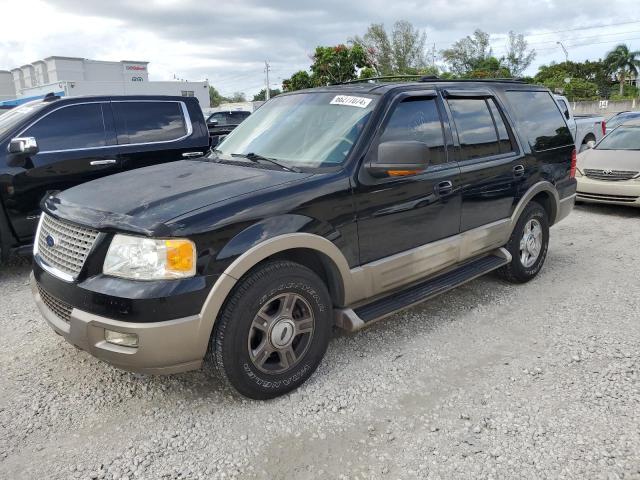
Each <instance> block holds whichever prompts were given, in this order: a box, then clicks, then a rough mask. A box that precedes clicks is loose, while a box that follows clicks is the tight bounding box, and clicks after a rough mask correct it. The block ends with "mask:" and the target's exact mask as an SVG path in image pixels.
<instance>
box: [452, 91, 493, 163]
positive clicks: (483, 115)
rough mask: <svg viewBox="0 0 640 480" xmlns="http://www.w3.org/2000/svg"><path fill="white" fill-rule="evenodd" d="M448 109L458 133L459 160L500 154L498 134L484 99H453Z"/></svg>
mask: <svg viewBox="0 0 640 480" xmlns="http://www.w3.org/2000/svg"><path fill="white" fill-rule="evenodd" d="M448 103H449V108H450V109H451V114H452V116H453V122H454V123H455V126H456V129H457V131H458V139H459V141H460V148H461V158H460V159H461V160H470V159H474V158H481V157H490V156H493V155H499V154H500V143H499V142H498V134H497V132H496V127H495V125H494V123H493V117H492V115H491V112H490V110H489V106H488V105H487V102H486V101H485V99H484V98H453V99H449V100H448Z"/></svg>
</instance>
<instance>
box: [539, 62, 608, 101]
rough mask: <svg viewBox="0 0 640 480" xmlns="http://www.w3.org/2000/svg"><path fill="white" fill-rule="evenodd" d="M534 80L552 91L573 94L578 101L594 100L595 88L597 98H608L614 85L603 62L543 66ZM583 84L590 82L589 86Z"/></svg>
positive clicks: (563, 63)
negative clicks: (560, 90)
mask: <svg viewBox="0 0 640 480" xmlns="http://www.w3.org/2000/svg"><path fill="white" fill-rule="evenodd" d="M567 79H568V83H567ZM533 80H534V82H536V83H540V84H543V85H545V86H546V87H548V88H550V89H551V90H559V89H562V90H563V91H569V92H572V93H571V94H573V95H575V96H573V97H572V99H576V100H577V99H582V98H584V99H592V98H593V88H594V87H595V90H596V98H597V97H598V96H599V97H602V98H608V97H609V93H610V90H611V85H612V82H611V74H610V73H609V68H608V67H607V66H606V65H605V63H604V62H603V61H602V60H596V61H589V60H587V61H586V62H571V61H569V62H562V63H552V64H550V65H542V66H541V67H540V68H539V69H538V73H537V74H536V76H535V77H534V79H533ZM581 82H588V83H589V85H586V84H585V83H581Z"/></svg>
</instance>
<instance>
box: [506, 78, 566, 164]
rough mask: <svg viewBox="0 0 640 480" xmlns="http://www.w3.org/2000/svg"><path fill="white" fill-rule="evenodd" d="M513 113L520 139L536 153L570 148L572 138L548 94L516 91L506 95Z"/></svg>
mask: <svg viewBox="0 0 640 480" xmlns="http://www.w3.org/2000/svg"><path fill="white" fill-rule="evenodd" d="M505 95H506V97H507V100H508V101H509V104H510V105H511V109H512V111H513V113H514V116H515V120H516V123H517V125H518V130H519V131H520V132H519V133H520V136H521V137H523V138H526V139H527V141H528V143H529V146H530V147H531V149H532V150H534V151H536V152H540V151H544V150H550V149H552V148H558V147H564V146H567V145H573V137H572V136H571V131H570V130H569V127H568V126H567V123H566V122H565V120H564V117H563V116H562V113H560V109H559V108H558V106H557V104H556V102H555V100H554V99H553V98H552V97H551V94H550V93H549V92H544V91H537V92H536V91H526V90H522V91H518V90H512V91H508V92H506V93H505Z"/></svg>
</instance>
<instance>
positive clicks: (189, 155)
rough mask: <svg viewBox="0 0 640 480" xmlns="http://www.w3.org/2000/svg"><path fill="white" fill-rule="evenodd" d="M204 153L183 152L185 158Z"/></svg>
mask: <svg viewBox="0 0 640 480" xmlns="http://www.w3.org/2000/svg"><path fill="white" fill-rule="evenodd" d="M203 155H204V152H185V153H183V154H182V157H183V158H195V157H201V156H203Z"/></svg>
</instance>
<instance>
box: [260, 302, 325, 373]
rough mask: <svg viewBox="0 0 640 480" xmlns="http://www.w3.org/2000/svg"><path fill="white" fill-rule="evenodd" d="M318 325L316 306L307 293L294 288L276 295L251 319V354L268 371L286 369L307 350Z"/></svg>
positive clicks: (292, 365) (274, 371) (277, 371)
mask: <svg viewBox="0 0 640 480" xmlns="http://www.w3.org/2000/svg"><path fill="white" fill-rule="evenodd" d="M314 329H315V318H314V315H313V310H312V309H311V305H309V302H307V300H306V299H305V298H304V297H302V296H301V295H298V294H297V293H293V292H286V293H282V294H279V295H276V296H275V297H273V298H271V299H270V300H268V301H267V302H265V303H264V304H263V306H262V307H261V308H260V310H259V311H258V313H257V314H256V315H255V317H254V318H253V321H252V322H251V327H250V329H249V336H248V348H249V358H250V359H251V362H252V363H253V365H254V366H255V367H256V368H257V369H258V370H260V371H262V372H264V373H269V374H278V373H283V372H286V371H287V370H290V369H291V368H293V367H294V366H295V365H297V364H298V363H299V362H300V361H301V360H302V358H303V357H304V356H305V354H306V353H307V350H308V349H309V346H310V345H311V338H312V337H313V332H314Z"/></svg>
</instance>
